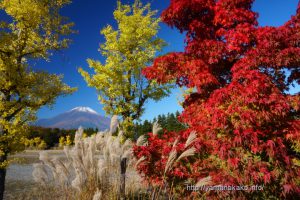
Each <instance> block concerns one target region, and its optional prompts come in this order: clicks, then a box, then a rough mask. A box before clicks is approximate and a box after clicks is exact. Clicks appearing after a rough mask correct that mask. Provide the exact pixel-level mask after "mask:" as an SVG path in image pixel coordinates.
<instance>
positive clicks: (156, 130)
mask: <svg viewBox="0 0 300 200" xmlns="http://www.w3.org/2000/svg"><path fill="white" fill-rule="evenodd" d="M161 130H162V127H161V126H160V125H159V123H158V122H157V121H156V122H154V124H153V127H152V133H153V135H157V134H158V133H159V131H161Z"/></svg>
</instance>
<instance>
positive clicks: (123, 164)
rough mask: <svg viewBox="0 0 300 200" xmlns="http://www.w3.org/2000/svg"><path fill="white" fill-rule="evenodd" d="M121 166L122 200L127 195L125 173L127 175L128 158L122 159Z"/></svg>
mask: <svg viewBox="0 0 300 200" xmlns="http://www.w3.org/2000/svg"><path fill="white" fill-rule="evenodd" d="M120 167H121V177H120V179H121V180H120V194H119V195H120V200H125V199H126V195H125V185H126V184H125V175H126V168H127V158H123V159H121V163H120Z"/></svg>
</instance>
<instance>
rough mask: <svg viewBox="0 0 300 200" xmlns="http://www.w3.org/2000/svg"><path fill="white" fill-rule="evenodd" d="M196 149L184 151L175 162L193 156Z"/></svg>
mask: <svg viewBox="0 0 300 200" xmlns="http://www.w3.org/2000/svg"><path fill="white" fill-rule="evenodd" d="M195 151H196V149H195V148H194V147H192V148H189V149H187V150H185V151H184V152H183V153H182V154H181V155H180V156H179V157H178V158H177V160H176V162H178V161H180V160H181V159H182V158H186V157H189V156H193V155H195Z"/></svg>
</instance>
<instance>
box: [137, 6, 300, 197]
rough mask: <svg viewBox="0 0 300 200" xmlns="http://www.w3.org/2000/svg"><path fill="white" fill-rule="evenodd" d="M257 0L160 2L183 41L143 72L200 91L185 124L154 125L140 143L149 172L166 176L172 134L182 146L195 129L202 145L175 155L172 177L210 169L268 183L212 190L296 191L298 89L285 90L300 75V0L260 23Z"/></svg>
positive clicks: (219, 175) (299, 177) (190, 99)
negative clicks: (277, 18)
mask: <svg viewBox="0 0 300 200" xmlns="http://www.w3.org/2000/svg"><path fill="white" fill-rule="evenodd" d="M253 1H254V0H171V3H170V6H169V7H168V8H167V9H166V10H165V11H164V12H163V14H162V20H163V22H165V23H166V24H168V25H169V26H171V27H175V28H177V29H179V30H180V31H181V32H183V33H185V34H186V39H185V42H186V47H185V51H184V52H174V53H169V54H167V55H164V56H162V57H158V58H157V59H156V60H155V61H154V64H153V66H151V67H148V68H146V69H145V70H144V74H145V75H146V77H147V78H148V79H155V80H156V81H158V82H159V83H161V84H164V83H166V82H169V81H174V80H175V81H176V83H177V85H178V86H184V87H187V88H193V89H194V92H193V93H191V94H190V95H188V96H187V97H186V99H185V101H184V104H183V105H184V111H183V113H182V114H181V116H180V119H181V120H182V121H183V122H184V123H187V124H188V126H189V128H188V130H186V131H183V132H180V133H177V134H174V133H169V134H168V133H166V135H165V136H164V137H163V138H158V136H153V135H152V134H150V139H149V144H148V146H143V147H138V146H136V147H135V149H134V153H135V155H136V157H137V158H140V157H142V156H144V157H145V158H146V159H145V160H144V162H142V163H141V164H140V165H139V167H138V169H139V170H140V171H141V172H143V173H144V174H145V176H146V177H148V178H150V180H151V181H157V182H159V181H161V180H162V178H163V177H162V176H163V168H164V167H165V163H166V159H167V156H168V153H169V152H170V150H171V148H170V147H171V145H172V143H173V141H174V140H175V139H174V138H176V137H177V135H178V136H179V140H180V141H181V143H180V142H179V143H178V145H179V146H180V145H181V146H182V143H183V142H184V141H185V139H186V138H187V136H188V135H189V133H190V132H192V131H196V132H197V140H196V142H195V143H194V146H195V147H196V149H197V153H196V155H195V156H193V157H191V158H186V159H185V160H184V161H182V162H178V163H176V164H175V167H174V168H173V170H171V171H170V172H169V173H168V174H167V176H168V181H172V182H174V181H175V182H176V181H177V182H180V180H182V181H184V180H186V179H193V180H198V179H199V178H202V177H205V176H207V175H210V176H211V177H212V181H213V183H214V184H215V185H249V186H250V185H262V186H264V190H263V191H260V192H259V193H258V192H255V191H222V192H213V191H211V192H209V193H208V197H209V196H210V197H212V198H217V197H218V198H220V197H231V198H251V197H254V196H255V194H256V195H260V196H261V195H267V197H269V196H270V195H272V196H274V197H278V198H292V197H293V198H297V197H298V198H299V197H300V164H299V163H300V162H299V160H300V148H299V146H300V120H299V116H300V113H299V106H300V95H299V93H297V94H294V95H292V94H289V93H288V90H289V88H290V86H291V85H292V84H294V83H298V84H300V4H299V6H298V9H297V13H296V15H295V16H293V17H292V18H291V19H290V20H289V21H288V22H286V23H285V24H284V25H282V26H280V27H261V26H259V25H258V22H257V17H258V14H257V13H255V12H253V11H252V10H251V7H252V4H253ZM181 150H182V148H181ZM178 151H180V147H179V150H178ZM187 163H188V164H187ZM153 166H154V167H155V169H153ZM185 193H186V192H185Z"/></svg>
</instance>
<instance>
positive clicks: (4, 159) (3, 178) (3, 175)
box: [0, 155, 6, 200]
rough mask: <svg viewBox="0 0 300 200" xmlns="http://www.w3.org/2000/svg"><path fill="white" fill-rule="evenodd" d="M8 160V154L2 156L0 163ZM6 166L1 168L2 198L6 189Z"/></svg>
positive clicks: (0, 187) (0, 184)
mask: <svg viewBox="0 0 300 200" xmlns="http://www.w3.org/2000/svg"><path fill="white" fill-rule="evenodd" d="M4 161H6V155H4V156H1V157H0V163H2V162H4ZM5 176H6V168H0V200H3V195H4V190H5Z"/></svg>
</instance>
